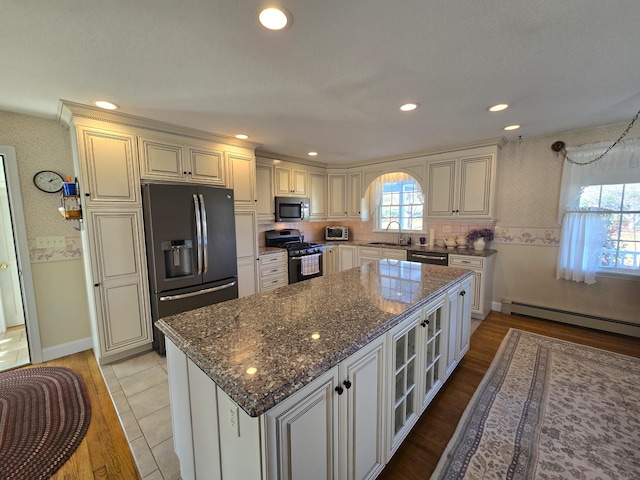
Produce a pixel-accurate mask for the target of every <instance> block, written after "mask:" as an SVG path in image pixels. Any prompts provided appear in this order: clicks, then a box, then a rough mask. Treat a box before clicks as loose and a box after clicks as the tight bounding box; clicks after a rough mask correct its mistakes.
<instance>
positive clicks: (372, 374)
mask: <svg viewBox="0 0 640 480" xmlns="http://www.w3.org/2000/svg"><path fill="white" fill-rule="evenodd" d="M384 347H385V345H384V337H381V338H379V339H378V340H374V341H373V342H372V343H370V344H369V345H367V346H366V347H364V348H362V349H361V350H360V351H358V352H357V353H355V354H354V355H352V356H351V357H349V358H348V359H347V360H345V361H344V362H342V363H341V364H340V371H339V373H340V376H339V381H340V384H339V385H338V387H339V388H342V393H341V394H340V406H339V415H340V425H339V435H340V438H339V442H338V444H339V455H338V460H339V470H340V475H339V477H338V478H340V479H349V480H363V479H370V478H375V477H377V476H378V474H379V473H380V472H381V471H382V469H383V468H384V465H385V460H386V459H385V454H386V451H385V430H386V428H385V424H384V423H385V422H384V418H385V417H384V413H385V408H384V403H385V391H386V389H385V368H384ZM338 392H340V390H338Z"/></svg>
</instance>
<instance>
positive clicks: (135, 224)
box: [69, 117, 152, 363]
mask: <svg viewBox="0 0 640 480" xmlns="http://www.w3.org/2000/svg"><path fill="white" fill-rule="evenodd" d="M69 125H70V133H71V139H72V144H73V146H74V147H76V148H74V168H75V171H76V175H77V177H78V183H79V187H80V192H79V194H80V196H81V202H82V204H83V212H82V215H83V220H84V229H83V231H82V247H83V252H84V256H85V261H84V266H85V281H86V282H87V290H88V292H87V293H88V295H87V299H88V304H89V310H90V315H91V316H92V317H93V318H92V322H91V323H92V334H93V343H94V352H95V355H96V358H97V359H98V361H99V362H100V363H109V362H112V361H115V360H118V359H120V358H124V357H126V356H129V355H132V354H135V353H138V352H141V351H144V350H148V349H149V346H150V344H151V341H152V329H151V316H150V304H149V287H148V278H147V267H146V249H145V243H144V226H143V223H142V199H141V196H140V177H139V174H138V164H137V149H136V137H135V134H133V133H132V132H131V131H127V129H126V128H117V127H116V128H113V129H106V128H104V126H103V125H100V124H99V122H96V120H93V119H87V118H81V117H75V118H73V117H72V118H71V122H70V124H69Z"/></svg>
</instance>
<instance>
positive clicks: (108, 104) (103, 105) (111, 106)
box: [94, 100, 120, 110]
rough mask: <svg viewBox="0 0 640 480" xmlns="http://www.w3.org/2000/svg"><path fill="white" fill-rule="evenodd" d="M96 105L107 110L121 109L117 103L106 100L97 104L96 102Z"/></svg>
mask: <svg viewBox="0 0 640 480" xmlns="http://www.w3.org/2000/svg"><path fill="white" fill-rule="evenodd" d="M94 105H95V106H96V107H100V108H104V109H105V110H117V109H118V108H120V107H119V106H118V105H116V104H115V103H111V102H107V101H106V100H98V101H97V102H94Z"/></svg>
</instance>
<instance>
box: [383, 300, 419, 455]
mask: <svg viewBox="0 0 640 480" xmlns="http://www.w3.org/2000/svg"><path fill="white" fill-rule="evenodd" d="M421 321H422V315H421V313H420V312H418V313H416V314H415V315H413V316H411V317H409V318H408V319H407V320H405V321H403V322H402V323H401V324H399V325H398V326H396V327H395V328H394V329H393V330H391V331H390V332H389V333H388V334H387V338H388V342H389V348H388V352H389V355H388V357H389V362H388V365H389V366H388V368H389V388H387V390H388V392H389V397H388V400H387V411H388V413H387V418H388V426H387V429H388V430H387V431H388V437H389V447H388V450H389V455H388V458H391V455H393V454H394V453H395V451H396V449H397V448H398V447H399V446H400V444H401V443H402V441H403V440H404V438H405V437H406V436H407V434H408V433H409V431H410V430H411V429H412V428H413V425H414V424H415V423H416V421H417V420H418V416H419V411H420V410H419V409H420V404H419V402H420V400H419V398H420V397H419V395H420V394H419V392H418V382H419V377H418V375H420V368H419V367H418V362H419V356H418V353H419V350H418V346H419V345H420V343H419V342H420V334H421V330H422V328H421V327H420V322H421Z"/></svg>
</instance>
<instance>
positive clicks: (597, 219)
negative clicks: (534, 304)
mask: <svg viewBox="0 0 640 480" xmlns="http://www.w3.org/2000/svg"><path fill="white" fill-rule="evenodd" d="M610 145H611V143H610V142H606V143H599V144H593V145H585V146H582V147H577V148H568V149H567V155H568V156H569V157H570V158H571V159H573V160H574V161H576V162H579V163H586V162H589V161H590V160H593V159H594V158H596V157H597V156H598V155H600V154H602V153H603V152H604V151H605V150H606V149H607V147H609V146H610ZM637 182H640V139H635V140H627V141H625V142H620V143H619V144H618V145H617V146H616V147H614V148H613V149H612V150H611V151H610V152H609V153H607V155H605V156H604V157H603V158H602V159H601V160H598V161H597V162H594V163H592V164H590V165H574V164H572V163H570V162H568V161H565V162H564V166H563V168H562V183H561V187H560V203H559V206H558V223H560V224H562V235H561V237H560V253H559V255H558V269H557V274H556V277H557V278H564V279H567V280H574V281H576V282H585V283H587V284H593V283H595V274H596V271H597V269H598V265H599V261H600V257H601V255H602V248H603V246H604V244H605V242H606V240H607V229H606V226H607V222H606V213H603V212H597V211H594V210H593V209H581V208H580V195H581V193H582V191H583V189H584V187H587V186H590V185H618V184H622V183H637Z"/></svg>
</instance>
